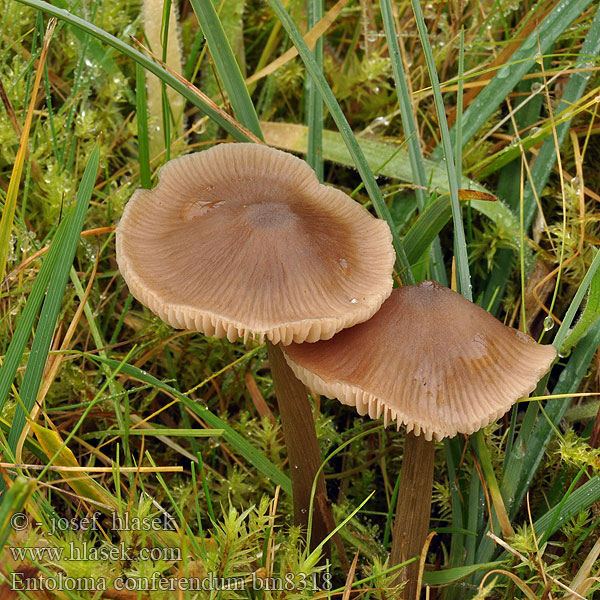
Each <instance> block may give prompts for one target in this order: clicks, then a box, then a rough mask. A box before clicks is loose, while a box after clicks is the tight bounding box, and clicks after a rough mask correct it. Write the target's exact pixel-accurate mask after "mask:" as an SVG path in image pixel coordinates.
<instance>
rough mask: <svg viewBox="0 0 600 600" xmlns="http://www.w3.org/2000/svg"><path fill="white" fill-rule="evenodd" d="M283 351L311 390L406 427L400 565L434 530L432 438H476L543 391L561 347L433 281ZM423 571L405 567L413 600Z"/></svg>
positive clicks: (395, 551) (396, 555) (397, 533)
mask: <svg viewBox="0 0 600 600" xmlns="http://www.w3.org/2000/svg"><path fill="white" fill-rule="evenodd" d="M284 354H285V357H286V360H287V361H288V364H289V365H290V367H291V368H292V370H293V371H294V373H295V374H296V376H297V377H298V378H299V379H300V380H301V381H303V382H304V383H305V384H306V385H307V386H308V388H309V389H312V390H314V391H315V392H318V393H320V394H323V395H325V396H328V397H330V398H338V399H339V400H340V401H341V402H342V403H343V404H348V405H351V406H356V409H357V411H358V413H359V414H361V415H364V414H368V415H369V416H370V417H371V418H374V419H376V418H379V417H381V416H383V420H384V424H385V425H387V424H388V423H390V422H392V421H396V423H397V427H398V428H399V427H400V425H401V424H404V425H406V429H407V432H408V433H409V435H408V436H407V438H406V445H405V454H404V458H403V464H402V476H401V482H400V492H399V496H398V505H397V510H396V521H395V525H394V537H393V541H392V552H391V562H392V564H398V563H399V562H401V560H402V555H404V556H405V557H406V558H410V557H412V556H414V555H416V554H419V553H420V552H421V548H422V546H423V542H424V541H425V537H426V535H427V532H428V529H429V516H430V514H429V513H430V502H431V486H432V481H433V453H434V443H433V441H432V438H433V437H435V438H436V439H437V440H441V439H443V438H444V437H452V436H454V435H456V434H457V433H464V434H471V433H473V432H475V431H477V430H479V429H481V428H482V427H484V426H485V425H487V424H489V423H491V422H492V421H494V420H495V419H498V418H499V417H500V416H501V415H503V414H504V413H505V412H506V411H508V409H509V408H510V407H511V406H512V405H513V404H514V403H515V402H516V401H517V400H518V399H519V398H521V397H524V396H527V395H529V393H530V392H531V391H532V390H533V389H534V388H535V386H536V384H537V382H538V380H539V379H540V378H541V377H542V376H543V375H544V373H546V371H548V369H549V368H550V366H551V364H552V362H553V361H554V359H555V357H556V350H555V349H554V347H553V346H542V345H539V344H537V343H536V342H535V341H534V340H533V339H531V338H530V337H529V336H528V335H526V334H524V333H522V332H520V331H517V330H515V329H512V328H510V327H506V326H505V325H503V324H502V323H500V322H499V321H498V320H496V319H495V318H494V317H493V316H492V315H490V314H489V313H488V312H486V311H485V310H483V309H482V308H480V307H479V306H477V305H475V304H473V303H472V302H469V301H468V300H466V299H465V298H463V297H462V296H461V295H460V294H457V293H456V292H453V291H452V290H450V289H448V288H445V287H443V286H441V285H440V284H438V283H434V282H432V281H424V282H422V283H421V284H419V285H418V286H407V287H403V288H398V289H395V290H394V291H393V292H392V294H391V296H390V297H389V298H388V299H387V300H386V301H385V302H384V304H383V306H382V307H381V309H380V310H379V312H378V313H377V314H375V316H373V317H372V318H371V319H370V320H369V321H367V322H365V323H362V324H360V325H356V326H355V327H352V328H351V329H345V330H344V331H342V332H340V333H338V334H337V335H336V336H335V337H334V338H332V339H331V340H327V341H321V342H317V343H314V344H292V345H290V346H288V347H286V348H285V350H284ZM403 542H404V543H405V545H404V547H403V546H402V544H403ZM403 550H404V552H403ZM411 567H412V568H411ZM417 573H418V563H412V564H411V565H409V567H408V569H407V570H406V571H405V573H404V578H406V579H408V581H409V583H408V586H407V588H406V590H413V591H407V592H406V593H407V594H408V595H407V596H406V597H407V598H409V599H410V600H413V598H414V594H416V591H414V590H416V581H414V579H415V578H416V574H417ZM411 594H412V595H411Z"/></svg>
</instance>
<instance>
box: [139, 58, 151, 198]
mask: <svg viewBox="0 0 600 600" xmlns="http://www.w3.org/2000/svg"><path fill="white" fill-rule="evenodd" d="M145 79H146V78H145V77H144V69H143V68H142V66H141V65H136V66H135V92H136V108H137V113H136V116H137V134H138V162H139V163H140V181H141V184H142V187H143V188H144V189H146V190H149V189H150V188H151V187H152V181H151V174H150V143H149V139H148V111H147V106H146V81H145Z"/></svg>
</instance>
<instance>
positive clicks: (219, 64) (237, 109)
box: [190, 0, 262, 139]
mask: <svg viewBox="0 0 600 600" xmlns="http://www.w3.org/2000/svg"><path fill="white" fill-rule="evenodd" d="M190 3H191V5H192V8H193V9H194V13H196V18H197V19H198V22H199V23H200V27H202V31H203V33H204V37H205V38H206V43H207V44H208V48H209V50H210V54H211V56H212V59H213V61H214V64H215V68H216V71H217V73H218V75H219V77H221V79H222V80H223V86H224V88H225V91H226V92H227V95H228V96H229V101H230V102H231V105H232V107H233V112H234V113H235V116H236V117H237V119H238V120H239V122H240V123H241V124H242V125H244V126H245V127H247V128H248V129H249V130H250V131H252V133H254V135H256V136H258V137H259V138H261V139H262V132H261V129H260V123H259V121H258V116H257V115H256V110H254V104H252V100H251V99H250V94H249V93H248V88H247V87H246V82H245V81H244V78H243V77H242V72H241V71H240V67H239V65H238V63H237V61H236V60H235V56H234V55H233V51H232V50H231V46H230V45H229V40H228V39H227V36H226V35H225V31H223V26H222V25H221V21H220V20H219V17H218V15H217V13H216V11H215V7H214V6H213V3H212V2H211V1H206V0H190Z"/></svg>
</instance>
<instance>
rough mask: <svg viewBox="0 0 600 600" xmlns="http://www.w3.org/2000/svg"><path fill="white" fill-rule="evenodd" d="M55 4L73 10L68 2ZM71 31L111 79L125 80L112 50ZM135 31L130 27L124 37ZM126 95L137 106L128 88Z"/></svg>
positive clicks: (63, 1) (58, 0)
mask: <svg viewBox="0 0 600 600" xmlns="http://www.w3.org/2000/svg"><path fill="white" fill-rule="evenodd" d="M53 4H54V5H55V6H58V8H62V9H63V10H67V11H68V10H71V8H72V7H70V6H69V3H68V2H67V0H54V2H53ZM76 6H77V5H76V4H75V5H74V7H76ZM74 7H73V8H74ZM69 29H70V30H71V32H72V33H73V35H74V36H75V37H76V38H77V41H78V42H79V43H80V44H81V45H85V46H86V52H87V53H88V54H89V55H90V58H91V60H92V61H93V62H94V63H96V64H97V65H98V66H100V67H102V68H103V69H104V71H105V72H106V73H107V74H108V75H109V76H110V77H115V75H116V76H117V77H119V78H121V79H125V74H124V73H123V71H122V70H121V68H120V67H119V65H118V64H117V63H116V62H115V61H114V60H113V58H112V52H113V51H112V49H111V48H105V47H104V46H103V45H102V44H101V43H100V42H99V41H98V40H95V39H90V38H88V36H87V35H86V34H85V33H84V32H83V31H81V30H80V29H78V28H77V27H73V26H69ZM135 29H136V27H135V25H133V24H131V25H128V26H127V27H125V29H124V30H123V32H122V35H123V36H127V34H129V33H131V34H133V33H135ZM124 94H125V96H126V98H127V100H128V101H129V102H130V103H131V104H135V98H134V95H133V93H132V91H131V90H130V89H129V88H128V87H126V88H124Z"/></svg>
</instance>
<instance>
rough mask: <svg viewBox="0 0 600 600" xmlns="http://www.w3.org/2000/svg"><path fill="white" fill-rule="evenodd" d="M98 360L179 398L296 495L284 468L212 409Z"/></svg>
mask: <svg viewBox="0 0 600 600" xmlns="http://www.w3.org/2000/svg"><path fill="white" fill-rule="evenodd" d="M94 360H98V361H99V362H101V363H103V364H105V365H107V366H108V367H109V368H111V369H114V368H117V367H120V370H121V372H123V373H125V374H126V375H129V376H131V377H134V378H135V379H139V380H140V381H142V382H144V383H148V384H150V385H152V386H154V387H156V388H158V389H161V390H163V391H165V392H167V393H168V394H171V395H172V396H173V397H175V398H177V399H178V400H179V401H180V402H182V403H183V404H184V405H185V406H186V407H187V408H189V409H190V410H191V411H192V412H194V413H196V415H198V416H199V417H200V418H201V419H202V420H203V421H205V422H206V423H208V425H210V426H211V427H213V428H214V429H222V430H223V438H224V439H225V441H227V443H229V444H231V446H232V447H233V448H234V449H235V450H236V451H237V452H238V454H239V455H240V456H243V457H244V458H245V459H247V460H248V461H249V462H250V463H251V464H252V465H253V466H254V467H255V468H256V469H257V470H259V471H260V472H261V473H263V474H264V475H266V476H267V477H268V478H269V479H270V480H271V481H272V482H273V483H274V484H275V485H280V486H281V489H282V490H283V491H285V492H286V493H288V494H290V495H291V493H292V483H291V481H290V478H289V477H288V476H287V475H285V474H284V473H283V472H282V471H281V470H280V469H278V468H277V467H276V466H275V465H274V464H273V463H272V462H271V461H270V460H269V459H268V458H267V457H266V456H265V455H264V454H262V452H260V451H259V450H257V449H256V448H255V447H254V446H252V444H250V443H249V442H247V441H246V440H245V439H244V438H243V437H242V436H241V435H240V434H239V433H237V432H236V431H235V430H234V429H232V428H231V427H230V425H228V423H227V422H226V421H224V420H222V419H220V418H219V417H218V416H217V415H215V414H213V413H212V412H211V411H210V410H209V409H208V408H206V407H205V406H202V405H201V404H199V403H198V402H194V401H193V400H191V399H190V398H188V397H187V396H186V395H185V394H182V393H181V392H180V391H178V390H176V389H175V388H174V387H172V386H170V385H168V384H166V383H164V382H163V381H160V380H159V379H156V377H153V376H152V375H149V374H148V373H146V372H144V371H142V370H141V369H138V368H137V367H134V366H133V365H129V364H124V365H122V366H121V363H119V362H118V361H116V360H113V359H110V358H104V357H101V356H97V357H94Z"/></svg>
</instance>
